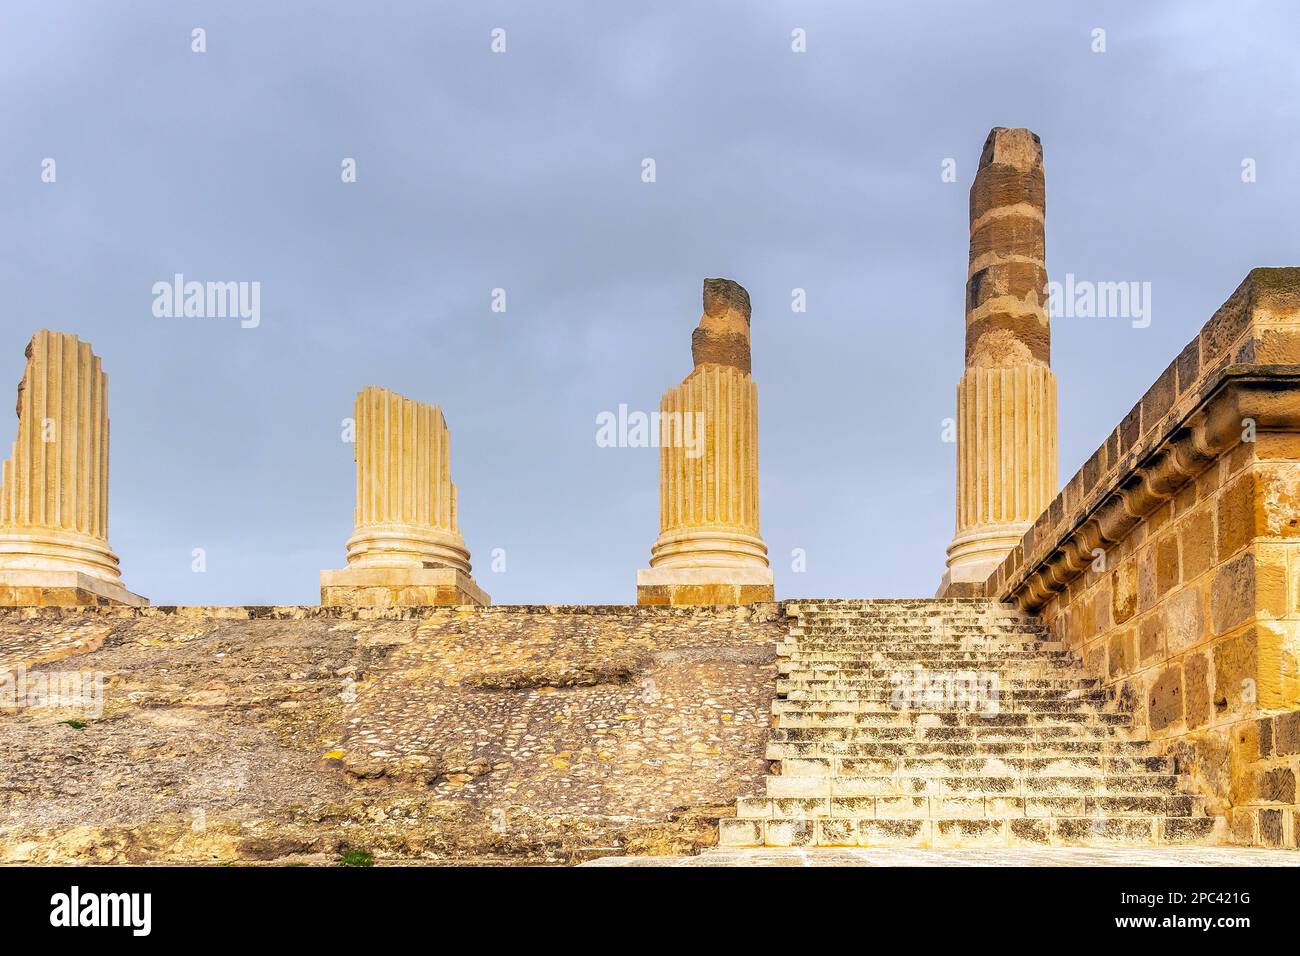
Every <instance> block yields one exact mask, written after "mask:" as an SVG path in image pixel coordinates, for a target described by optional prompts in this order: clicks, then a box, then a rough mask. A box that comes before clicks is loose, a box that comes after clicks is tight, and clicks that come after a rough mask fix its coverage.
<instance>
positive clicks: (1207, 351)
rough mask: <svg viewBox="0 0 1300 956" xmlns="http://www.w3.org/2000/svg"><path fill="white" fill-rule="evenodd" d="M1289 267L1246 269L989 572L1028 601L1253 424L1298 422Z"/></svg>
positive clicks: (1295, 289) (992, 585)
mask: <svg viewBox="0 0 1300 956" xmlns="http://www.w3.org/2000/svg"><path fill="white" fill-rule="evenodd" d="M1298 344H1300V269H1294V268H1289V269H1256V270H1254V271H1252V272H1251V273H1250V275H1249V276H1248V277H1247V278H1246V280H1245V281H1244V282H1243V283H1242V284H1241V286H1240V287H1239V288H1238V289H1237V291H1236V292H1235V293H1234V294H1233V296H1232V297H1231V298H1230V299H1229V300H1228V301H1227V302H1226V303H1225V304H1224V306H1223V307H1222V308H1221V309H1219V310H1218V312H1216V313H1215V315H1214V317H1213V318H1212V319H1211V320H1210V321H1209V322H1208V323H1206V325H1205V327H1204V328H1203V329H1202V330H1201V332H1200V334H1199V335H1198V336H1197V338H1196V339H1194V340H1193V341H1192V342H1191V343H1190V344H1189V345H1188V346H1187V348H1185V349H1184V350H1183V352H1182V353H1181V354H1180V355H1179V356H1178V358H1177V359H1175V360H1174V362H1173V363H1171V364H1170V366H1169V367H1168V368H1167V369H1166V370H1165V372H1164V373H1163V374H1162V375H1161V376H1160V377H1159V378H1158V379H1157V380H1156V383H1155V384H1154V385H1153V386H1152V387H1151V388H1150V389H1149V390H1148V391H1147V393H1146V395H1144V396H1143V397H1142V400H1141V401H1139V402H1138V404H1137V405H1135V406H1134V407H1133V409H1132V410H1131V411H1130V412H1129V413H1128V414H1127V415H1126V416H1125V417H1124V419H1123V421H1122V422H1121V423H1120V425H1119V426H1118V427H1117V428H1116V429H1115V431H1114V432H1113V433H1112V434H1111V436H1110V437H1109V438H1108V439H1107V441H1106V442H1105V443H1104V444H1103V445H1102V446H1101V447H1100V448H1099V449H1097V451H1096V453H1094V454H1093V455H1092V457H1091V458H1089V460H1088V461H1087V462H1086V463H1085V464H1084V466H1083V467H1082V468H1080V469H1079V471H1078V473H1076V474H1075V476H1074V478H1073V479H1071V481H1070V482H1069V483H1068V484H1067V485H1066V487H1065V489H1064V490H1063V491H1062V492H1061V494H1060V495H1058V496H1057V497H1056V499H1055V500H1054V501H1053V502H1052V503H1051V505H1049V506H1048V508H1047V509H1046V510H1045V511H1044V512H1043V514H1042V515H1041V516H1040V517H1039V518H1038V520H1037V521H1036V522H1035V523H1034V525H1033V527H1031V528H1030V529H1029V531H1028V532H1026V534H1025V536H1024V538H1022V540H1021V542H1020V544H1018V545H1017V546H1016V547H1015V548H1014V549H1012V551H1011V553H1010V554H1009V555H1008V556H1007V558H1006V560H1005V561H1004V562H1003V563H1002V565H1001V566H1000V567H998V568H997V570H995V571H994V573H993V574H992V575H991V576H990V577H989V579H988V581H987V582H986V584H985V593H987V594H989V595H990V596H994V597H997V598H1000V599H1001V600H1006V601H1015V602H1016V603H1018V604H1019V605H1020V606H1021V607H1023V608H1025V609H1027V610H1037V609H1038V608H1040V607H1042V606H1043V604H1045V603H1046V602H1047V601H1048V600H1049V599H1050V598H1051V597H1052V596H1053V595H1054V594H1058V593H1060V592H1062V591H1064V590H1065V589H1066V588H1067V587H1069V585H1070V584H1071V582H1073V581H1074V580H1076V579H1077V578H1078V577H1079V576H1080V575H1082V574H1084V573H1085V572H1086V571H1087V570H1088V569H1089V568H1090V567H1091V565H1092V563H1093V561H1094V560H1095V557H1096V550H1097V549H1099V548H1100V549H1102V550H1106V549H1107V548H1108V546H1110V545H1113V544H1115V543H1116V542H1118V541H1120V540H1122V539H1123V538H1124V537H1125V536H1126V535H1128V534H1129V533H1130V532H1131V531H1132V530H1133V528H1134V527H1135V526H1136V525H1137V524H1138V523H1139V522H1140V521H1141V520H1142V519H1143V518H1144V517H1146V516H1147V515H1149V514H1151V512H1153V511H1154V510H1155V509H1157V508H1158V507H1160V505H1161V504H1163V503H1164V502H1166V501H1168V500H1169V499H1170V498H1172V497H1173V496H1174V495H1175V494H1177V492H1178V491H1179V490H1180V489H1181V488H1183V487H1184V486H1185V485H1186V484H1187V483H1188V482H1189V481H1191V480H1192V479H1193V478H1195V477H1196V475H1198V474H1199V473H1200V472H1201V471H1203V470H1204V469H1205V467H1206V466H1207V465H1209V464H1210V463H1211V462H1212V461H1213V460H1214V459H1215V458H1216V457H1218V456H1220V455H1222V454H1224V453H1225V452H1227V451H1229V450H1231V449H1232V448H1233V447H1234V446H1235V445H1236V444H1238V443H1239V442H1240V441H1241V439H1242V433H1243V428H1244V425H1243V419H1252V420H1253V421H1254V423H1255V428H1256V429H1257V430H1271V429H1281V430H1297V429H1300V349H1298V348H1297V346H1298Z"/></svg>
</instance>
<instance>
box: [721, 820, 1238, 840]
mask: <svg viewBox="0 0 1300 956" xmlns="http://www.w3.org/2000/svg"><path fill="white" fill-rule="evenodd" d="M720 823H721V826H720V834H719V836H720V839H719V845H720V846H730V847H741V846H806V847H813V846H914V847H975V846H1168V845H1179V844H1189V843H1192V844H1195V843H1213V842H1219V841H1220V840H1221V839H1222V838H1223V836H1224V832H1223V831H1224V826H1223V823H1222V822H1221V820H1220V819H1218V818H1214V817H1150V818H1145V817H1087V816H1081V817H1054V818H1029V817H1025V818H1020V819H1016V818H1002V819H984V820H970V819H960V818H957V819H903V820H880V819H874V820H873V819H856V820H855V819H834V818H831V819H820V820H803V819H788V818H780V817H772V818H768V819H757V820H743V819H740V818H727V819H723V820H721V821H720Z"/></svg>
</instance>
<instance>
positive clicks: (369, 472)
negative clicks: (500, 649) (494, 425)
mask: <svg viewBox="0 0 1300 956" xmlns="http://www.w3.org/2000/svg"><path fill="white" fill-rule="evenodd" d="M353 421H354V426H355V435H354V442H353V449H354V451H353V455H354V457H355V459H356V463H357V507H356V528H355V530H354V531H353V533H352V537H350V538H349V539H348V544H347V548H348V566H347V567H346V568H342V569H340V570H334V571H322V572H321V573H320V600H321V604H324V605H347V606H354V607H356V606H365V605H380V606H386V605H407V606H411V605H431V604H491V603H492V601H491V599H490V598H489V597H488V596H487V594H485V593H484V592H483V591H482V589H480V588H479V586H478V585H477V584H476V583H475V582H474V579H473V578H472V577H471V576H470V563H469V549H468V548H466V547H465V541H464V539H463V538H462V537H461V535H460V529H459V527H458V526H457V523H456V486H455V485H454V484H452V481H451V434H450V432H449V431H448V430H447V422H446V421H445V420H444V419H443V416H442V409H440V408H439V407H438V406H436V405H425V404H423V403H421V402H415V401H412V400H411V399H409V398H403V397H402V396H400V395H397V394H394V393H393V392H390V391H388V390H387V389H383V388H376V387H374V386H367V387H366V388H364V389H362V390H361V391H360V392H358V393H357V400H356V413H355V416H354V419H353Z"/></svg>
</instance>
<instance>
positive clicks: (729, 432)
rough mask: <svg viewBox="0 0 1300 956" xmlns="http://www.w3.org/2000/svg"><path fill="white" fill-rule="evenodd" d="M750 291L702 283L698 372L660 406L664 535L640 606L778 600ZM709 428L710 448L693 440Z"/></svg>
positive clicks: (695, 354)
mask: <svg viewBox="0 0 1300 956" xmlns="http://www.w3.org/2000/svg"><path fill="white" fill-rule="evenodd" d="M749 313H750V309H749V293H748V292H746V291H745V290H744V288H743V287H741V286H740V285H739V284H738V283H736V282H732V281H731V280H730V279H705V280H704V315H703V317H701V319H700V324H699V327H698V328H697V329H696V330H695V332H694V333H693V334H692V336H691V356H692V358H693V359H694V362H695V368H694V370H693V371H692V372H691V374H689V375H688V376H686V378H685V379H684V380H683V381H682V383H681V384H680V385H678V386H677V387H675V388H672V389H669V390H668V391H667V392H665V393H664V396H663V399H662V400H661V401H660V404H659V415H660V422H661V428H662V432H663V434H662V436H661V439H660V446H659V447H660V451H659V538H658V540H656V541H655V544H654V547H653V549H651V552H650V568H649V570H643V571H638V572H637V579H636V594H637V603H638V604H670V605H682V604H713V605H720V604H752V603H754V602H756V601H771V600H773V583H772V569H771V568H770V567H769V566H768V561H767V545H766V544H764V543H763V538H762V536H761V535H760V534H759V529H758V386H757V385H755V384H754V380H753V378H752V376H751V375H750V357H749ZM701 431H702V432H703V443H702V447H695V446H693V445H692V444H691V443H690V442H689V441H688V440H687V436H688V435H696V436H698V435H699V433H700V432H701Z"/></svg>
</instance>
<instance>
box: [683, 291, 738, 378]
mask: <svg viewBox="0 0 1300 956" xmlns="http://www.w3.org/2000/svg"><path fill="white" fill-rule="evenodd" d="M691 357H692V358H693V359H694V360H695V366H696V367H697V368H698V367H699V366H701V365H708V364H712V365H730V366H733V367H735V368H738V369H740V370H741V371H742V372H748V371H749V370H750V367H749V293H748V292H746V291H745V287H744V286H742V285H741V284H740V283H739V282H733V281H732V280H731V279H705V280H704V315H703V316H701V317H700V324H699V326H698V327H697V328H696V329H695V331H694V332H693V333H692V334H691Z"/></svg>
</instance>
